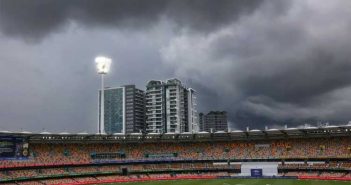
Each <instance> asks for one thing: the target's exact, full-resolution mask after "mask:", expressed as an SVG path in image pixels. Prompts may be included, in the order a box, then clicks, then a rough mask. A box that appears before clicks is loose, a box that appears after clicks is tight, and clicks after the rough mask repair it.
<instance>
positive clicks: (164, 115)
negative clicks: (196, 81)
mask: <svg viewBox="0 0 351 185" xmlns="http://www.w3.org/2000/svg"><path fill="white" fill-rule="evenodd" d="M146 117H147V119H146V125H147V129H146V130H147V132H154V133H182V132H198V130H199V129H198V121H197V112H196V97H195V91H194V90H193V89H190V88H186V87H185V86H183V85H182V83H181V81H179V80H178V79H170V80H167V81H166V82H162V81H155V80H153V81H149V82H148V84H147V86H146Z"/></svg>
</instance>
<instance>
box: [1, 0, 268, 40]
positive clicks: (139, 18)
mask: <svg viewBox="0 0 351 185" xmlns="http://www.w3.org/2000/svg"><path fill="white" fill-rule="evenodd" d="M262 2H263V1H261V0H250V1H245V2H243V1H240V0H218V1H212V0H192V1H187V0H149V1H140V0H73V1H72V0H30V1H21V0H1V1H0V23H1V24H0V25H1V26H0V28H1V30H2V31H3V32H4V33H5V34H7V35H11V36H18V37H23V38H26V39H29V40H33V39H40V38H43V37H44V36H46V35H47V34H49V33H51V32H58V31H61V30H62V29H64V27H63V26H64V25H65V24H67V23H68V22H70V21H75V22H78V23H81V24H83V25H84V26H88V27H91V26H97V27H101V26H108V27H119V28H120V29H130V30H138V29H144V28H145V27H148V26H150V25H154V24H156V23H157V22H158V21H159V20H160V19H163V18H165V19H169V20H170V21H174V22H175V23H177V25H178V26H179V27H180V28H183V27H189V28H191V29H195V30H196V31H207V30H213V29H217V28H218V27H220V26H221V25H224V24H226V23H228V22H232V21H234V20H235V19H237V18H238V17H239V16H240V15H242V14H247V13H250V12H252V11H253V10H255V9H256V8H257V7H258V6H259V5H260V4H261V3H262Z"/></svg>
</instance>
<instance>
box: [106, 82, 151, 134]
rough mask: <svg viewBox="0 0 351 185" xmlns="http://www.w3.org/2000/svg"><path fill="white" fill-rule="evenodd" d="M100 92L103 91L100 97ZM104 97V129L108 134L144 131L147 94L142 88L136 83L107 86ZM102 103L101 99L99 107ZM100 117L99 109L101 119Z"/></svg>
mask: <svg viewBox="0 0 351 185" xmlns="http://www.w3.org/2000/svg"><path fill="white" fill-rule="evenodd" d="M100 94H101V91H99V97H100ZM104 97H105V101H104V109H105V114H104V129H105V133H106V134H114V133H121V134H126V133H135V132H143V131H144V126H145V94H144V92H143V91H142V90H140V89H137V88H135V86H134V85H126V86H122V87H115V88H105V90H104ZM99 100H100V98H99ZM100 103H101V102H100V101H99V108H100ZM100 118H101V115H100V111H99V120H100ZM99 125H100V123H99Z"/></svg>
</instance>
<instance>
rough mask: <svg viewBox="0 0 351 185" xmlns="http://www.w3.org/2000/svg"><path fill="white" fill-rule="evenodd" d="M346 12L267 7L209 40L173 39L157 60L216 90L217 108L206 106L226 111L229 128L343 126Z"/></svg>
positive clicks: (314, 6)
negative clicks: (337, 124)
mask: <svg viewBox="0 0 351 185" xmlns="http://www.w3.org/2000/svg"><path fill="white" fill-rule="evenodd" d="M346 7H350V3H349V2H347V1H335V2H330V3H327V4H319V3H318V1H313V0H311V1H306V2H303V1H294V3H292V4H291V6H289V8H286V9H285V10H284V11H277V6H276V4H275V3H274V1H272V2H267V3H265V4H264V5H263V6H261V7H260V9H259V10H257V11H255V12H254V13H253V14H250V15H247V16H244V17H242V19H240V20H239V21H237V22H234V23H232V24H227V25H226V26H224V27H222V28H221V29H219V30H216V31H213V32H211V34H209V35H208V36H207V37H203V36H199V35H193V34H187V33H185V34H181V35H180V36H178V37H176V38H173V39H172V40H171V42H170V43H169V45H168V46H166V47H165V48H163V50H162V54H163V58H164V61H165V62H166V63H167V64H169V65H173V66H174V67H175V68H176V74H178V75H180V76H188V77H189V78H193V79H195V80H196V81H197V82H198V83H202V84H203V85H204V86H206V87H207V88H208V89H211V90H215V91H217V92H218V93H219V95H218V96H217V101H218V102H219V103H220V106H218V104H212V105H217V107H222V108H223V109H226V110H229V113H230V117H231V120H232V121H233V122H234V124H235V125H233V126H240V127H241V128H243V127H244V126H246V125H250V126H251V127H259V128H263V127H264V125H265V124H267V125H273V124H283V123H288V124H289V125H291V126H293V125H300V124H303V123H304V122H313V123H316V122H317V121H323V122H327V121H330V122H335V123H341V122H343V123H347V121H348V120H350V119H351V117H350V116H348V114H347V113H346V112H345V110H347V109H348V110H350V109H351V102H350V98H349V95H347V93H345V92H349V90H348V89H349V88H350V86H351V60H350V58H351V55H350V52H349V51H350V49H351V44H350V43H351V39H350V38H349V37H348V36H347V33H348V32H349V31H348V30H350V29H351V16H350V15H349V13H348V10H347V9H348V8H346ZM278 10H281V8H278ZM193 43H196V44H193ZM189 74H192V75H189ZM342 92H343V93H342ZM336 94H338V96H336ZM335 97H338V98H337V99H339V100H337V99H335ZM340 99H343V100H344V101H340ZM209 101H210V102H213V101H214V100H209ZM206 104H207V103H206ZM206 108H208V106H206ZM210 109H211V108H210ZM207 110H208V109H207Z"/></svg>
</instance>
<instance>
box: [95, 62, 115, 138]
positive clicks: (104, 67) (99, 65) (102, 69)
mask: <svg viewBox="0 0 351 185" xmlns="http://www.w3.org/2000/svg"><path fill="white" fill-rule="evenodd" d="M111 62H112V60H111V59H110V58H107V57H103V56H98V57H96V58H95V63H96V69H97V72H98V74H101V92H100V121H99V124H98V130H99V134H105V118H104V117H105V115H104V114H105V102H104V101H105V98H104V95H105V92H104V89H105V87H104V75H105V74H107V73H108V72H109V71H110V66H111Z"/></svg>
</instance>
